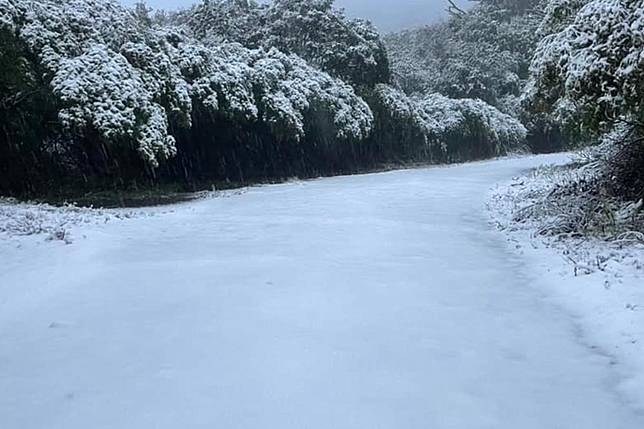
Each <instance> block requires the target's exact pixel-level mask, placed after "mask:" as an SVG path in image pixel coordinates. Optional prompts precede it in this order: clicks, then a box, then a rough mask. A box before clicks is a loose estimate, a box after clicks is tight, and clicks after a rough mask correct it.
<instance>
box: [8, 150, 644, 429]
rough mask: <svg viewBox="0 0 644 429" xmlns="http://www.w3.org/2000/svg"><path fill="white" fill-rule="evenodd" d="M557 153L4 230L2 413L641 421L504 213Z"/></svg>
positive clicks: (515, 422) (138, 419) (375, 421)
mask: <svg viewBox="0 0 644 429" xmlns="http://www.w3.org/2000/svg"><path fill="white" fill-rule="evenodd" d="M550 159H559V158H557V157H553V158H548V157H531V158H520V159H506V160H499V161H490V162H482V163H473V164H467V165H461V166H454V167H445V168H442V167H441V168H428V169H417V170H409V171H396V172H389V173H383V174H372V175H363V176H351V177H337V178H328V179H321V180H314V181H307V182H298V183H288V184H283V185H276V186H268V187H258V188H251V189H249V190H248V192H246V193H245V194H243V195H234V196H231V197H230V198H215V199H209V200H203V201H198V202H192V203H188V204H183V205H178V206H176V207H175V208H174V212H173V213H169V214H163V215H158V216H153V217H145V218H140V219H133V220H128V221H124V222H120V223H110V224H106V225H102V226H89V225H88V226H83V227H79V229H78V230H77V231H74V234H75V237H76V240H75V242H74V243H73V244H72V245H70V246H65V245H63V244H58V243H51V242H49V243H44V242H40V241H39V242H38V243H36V242H35V241H33V240H32V241H26V242H25V243H24V245H22V246H21V247H20V248H16V247H15V246H3V247H1V248H0V249H1V250H0V252H1V253H0V257H1V258H2V260H3V261H4V262H3V265H4V266H3V268H2V270H1V271H0V427H2V428H4V429H31V428H47V429H54V428H64V429H75V428H83V429H86V428H92V429H98V428H139V429H140V428H222V429H223V428H226V429H236V428H253V429H257V428H262V429H271V428H275V429H284V428H298V429H299V428H334V429H338V428H340V429H342V428H356V429H358V428H360V429H367V428H369V429H371V428H388V429H389V428H397V429H413V428H422V429H427V428H432V429H441V428H476V429H481V428H494V429H499V428H512V429H516V428H521V429H529V428H534V429H554V428H561V429H572V428H584V429H592V428H597V429H620V428H629V429H631V428H632V429H639V428H642V427H644V416H642V414H641V413H638V412H636V411H635V410H633V409H631V408H630V407H629V405H628V404H627V402H626V401H624V400H623V398H621V397H620V396H619V395H618V394H617V393H616V389H614V386H615V384H616V383H617V381H618V380H617V377H618V376H617V375H616V374H615V372H614V370H613V368H612V367H611V362H610V358H609V357H608V356H606V355H604V354H602V353H601V352H600V351H597V350H593V349H591V348H590V347H587V346H586V345H585V344H584V342H583V340H582V338H581V337H580V334H579V329H578V327H577V326H576V325H575V321H574V320H573V318H572V317H570V316H568V315H567V314H566V313H565V312H564V311H563V310H561V309H559V308H558V307H557V306H556V305H554V304H553V303H552V302H551V300H549V299H548V297H547V296H545V295H544V294H543V292H542V291H540V290H539V288H537V287H535V285H534V283H535V281H536V279H537V278H538V276H539V273H538V272H533V271H536V270H531V267H530V266H528V265H527V264H525V263H524V262H523V261H522V259H521V256H519V255H518V254H515V253H514V252H512V251H510V250H509V249H508V246H507V245H506V243H505V242H504V239H503V237H502V236H501V235H500V234H499V233H498V232H495V231H494V229H493V227H491V226H490V225H489V223H488V219H487V214H486V212H485V199H486V195H487V193H488V191H489V189H490V188H491V187H492V186H493V185H494V184H495V183H497V182H500V181H507V180H509V179H511V177H512V176H513V175H517V174H519V173H520V172H522V171H524V170H525V169H527V168H530V167H534V166H536V165H538V164H540V163H542V162H546V161H548V160H550ZM82 234H84V235H86V238H85V239H82V238H80V236H81V235H82Z"/></svg>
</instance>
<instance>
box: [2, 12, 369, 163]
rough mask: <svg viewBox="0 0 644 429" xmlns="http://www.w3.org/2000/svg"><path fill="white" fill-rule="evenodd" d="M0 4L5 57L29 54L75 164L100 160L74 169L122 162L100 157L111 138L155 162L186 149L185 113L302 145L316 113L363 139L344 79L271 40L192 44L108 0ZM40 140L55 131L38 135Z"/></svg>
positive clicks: (364, 119)
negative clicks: (10, 52) (269, 44)
mask: <svg viewBox="0 0 644 429" xmlns="http://www.w3.org/2000/svg"><path fill="white" fill-rule="evenodd" d="M0 14H1V15H0V18H1V19H0V25H1V28H0V30H2V31H3V33H2V34H3V37H4V38H6V42H3V45H5V47H7V46H13V45H16V49H17V50H18V51H19V52H17V53H16V54H15V56H14V57H16V56H17V57H18V60H20V61H24V62H26V63H29V64H31V65H32V66H31V69H33V70H37V76H36V77H37V79H36V80H38V81H39V82H38V85H40V87H39V88H42V89H43V90H45V91H49V92H51V97H52V99H53V100H54V103H55V104H56V106H55V107H50V108H52V109H55V111H56V112H57V115H58V125H59V130H57V131H56V132H57V133H58V132H60V133H62V134H63V135H64V136H66V138H67V140H68V141H71V142H74V141H75V142H77V147H78V150H77V151H76V152H77V156H78V157H79V162H80V163H86V159H88V158H89V159H96V160H97V161H96V162H93V163H91V164H92V165H93V167H92V168H100V169H101V171H98V172H97V171H86V172H85V173H83V174H86V175H92V174H96V173H99V174H105V172H107V171H111V170H113V169H114V168H120V167H118V165H119V164H121V166H122V165H123V164H124V163H123V162H119V161H118V160H117V159H114V160H113V161H111V160H109V158H112V157H116V156H120V155H119V153H122V149H118V150H116V149H117V147H120V148H125V150H127V148H129V147H133V148H135V149H136V151H138V153H139V155H140V158H141V159H142V161H144V164H145V165H147V166H149V167H152V168H156V167H158V166H159V164H160V163H161V162H162V161H165V160H168V159H169V158H172V157H173V156H175V155H176V154H177V151H179V152H180V151H181V150H182V149H183V150H187V146H186V145H185V143H186V139H190V138H191V136H190V134H189V131H186V130H189V129H190V128H191V127H192V125H193V116H194V115H195V114H198V115H199V116H200V118H201V121H200V127H201V128H202V129H203V128H205V127H218V128H221V127H237V128H241V129H247V130H251V129H256V128H257V127H259V126H267V127H268V128H269V129H270V133H271V135H270V136H263V137H262V139H264V140H266V139H272V140H274V141H275V143H278V142H279V141H284V140H292V141H297V142H301V144H303V145H306V144H308V143H307V137H309V136H307V135H306V130H307V128H310V124H311V123H313V122H319V120H320V118H321V117H324V118H329V119H328V120H327V119H325V122H326V125H325V127H326V128H327V129H328V130H329V131H330V132H329V136H328V138H331V139H334V140H336V141H337V143H338V144H341V142H342V141H346V140H361V139H364V138H365V137H366V136H367V135H368V134H369V132H370V130H371V127H372V120H373V117H372V113H371V111H370V109H369V107H368V106H367V105H366V103H365V102H364V101H363V100H362V99H361V98H360V97H358V96H357V95H356V94H355V92H354V90H353V88H352V87H351V86H349V85H348V84H346V83H344V82H342V81H341V80H339V79H337V78H333V77H331V76H329V75H328V74H327V73H325V72H323V71H320V70H318V69H317V68H314V67H313V66H311V65H309V64H308V63H307V62H306V61H304V60H303V59H301V58H299V57H297V56H295V55H290V54H285V53H282V52H280V51H278V50H277V49H275V48H267V49H264V48H262V47H259V48H257V49H249V48H246V47H243V46H241V45H238V44H236V43H227V42H219V43H215V42H213V41H210V42H209V44H208V45H204V44H203V43H201V42H199V41H197V40H195V39H193V38H191V37H190V36H188V35H186V34H185V31H184V30H182V29H181V28H172V27H165V28H159V27H155V26H154V25H153V24H152V21H151V20H150V19H142V18H141V17H140V16H137V15H136V14H135V13H133V12H132V11H129V10H127V9H125V8H123V7H122V6H120V5H119V4H117V3H116V2H114V1H112V0H44V1H35V0H0ZM3 40H4V39H3ZM4 51H6V49H4V50H3V52H4ZM14 57H12V58H7V62H15V60H16V58H14ZM34 59H35V61H34ZM3 62H4V56H3ZM20 73H22V72H20V71H16V74H20ZM25 73H26V72H25ZM23 75H24V73H23ZM3 90H4V89H3ZM8 91H13V92H15V93H16V94H8V95H7V96H3V97H4V98H5V99H9V96H16V97H18V96H19V95H20V94H22V93H24V92H25V91H18V90H17V89H11V88H9V89H8ZM18 98H19V97H18ZM195 108H197V109H199V112H195V111H194V109H195ZM32 110H33V109H32ZM27 113H28V114H29V112H27ZM7 114H8V115H12V114H13V115H15V112H14V111H9V110H7ZM208 115H209V116H208ZM204 118H207V119H205V120H204ZM222 121H224V122H225V123H223V122H222ZM48 123H49V122H48ZM18 128H21V129H22V128H24V127H21V126H20V124H18ZM48 132H51V130H49V131H48ZM4 134H5V135H10V134H11V133H4ZM229 139H230V137H229ZM232 140H234V142H238V141H239V139H238V138H235V137H234V136H233V138H232ZM49 141H60V139H59V138H52V139H47V138H42V139H41V144H42V145H46V144H47V142H49ZM222 143H223V142H222ZM222 143H217V144H218V145H222ZM232 143H233V142H227V144H232ZM11 144H13V142H9V141H7V142H4V143H3V146H9V145H11ZM91 148H95V149H91ZM111 148H114V149H115V150H112V149H111ZM90 149H91V150H92V151H93V152H92V154H85V155H84V154H83V153H84V152H87V151H88V150H90ZM231 150H233V151H234V148H233V149H231ZM41 152H42V153H47V154H51V153H53V152H55V151H53V152H52V151H51V150H49V149H48V148H47V147H42V148H41ZM71 152H74V151H71ZM71 152H70V153H71ZM100 158H104V159H103V160H100ZM127 163H130V164H131V161H128V162H127ZM139 168H140V167H139Z"/></svg>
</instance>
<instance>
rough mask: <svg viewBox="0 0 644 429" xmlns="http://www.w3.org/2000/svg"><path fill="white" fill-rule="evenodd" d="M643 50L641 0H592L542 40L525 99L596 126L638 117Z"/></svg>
mask: <svg viewBox="0 0 644 429" xmlns="http://www.w3.org/2000/svg"><path fill="white" fill-rule="evenodd" d="M558 3H559V2H556V3H555V4H558ZM643 52H644V3H643V2H642V1H641V0H639V1H638V0H635V1H631V0H595V1H590V2H589V3H587V4H586V5H585V6H583V7H582V8H581V9H580V10H579V12H577V14H576V15H575V17H574V20H573V21H572V23H571V24H569V25H567V26H565V27H564V28H563V29H562V30H561V31H559V32H555V33H553V34H550V35H548V36H546V37H545V38H544V39H543V40H542V41H541V42H540V44H539V46H538V48H537V51H536V53H535V55H534V60H533V62H532V65H531V67H530V72H531V80H530V82H529V85H528V87H527V89H526V92H525V96H524V98H525V103H526V104H527V105H528V106H530V107H531V108H532V109H534V110H537V111H549V112H552V113H553V114H554V115H555V116H556V117H557V119H558V120H560V121H562V122H566V121H568V122H569V123H570V124H572V125H573V126H577V127H578V126H582V127H587V128H588V129H590V130H594V131H601V130H602V129H603V130H606V129H608V128H610V127H611V126H612V124H613V123H614V121H615V120H617V119H620V118H622V119H626V120H637V121H640V122H641V121H642V118H644V111H643V110H642V101H641V100H642V99H643V98H644V85H642V79H644V53H643Z"/></svg>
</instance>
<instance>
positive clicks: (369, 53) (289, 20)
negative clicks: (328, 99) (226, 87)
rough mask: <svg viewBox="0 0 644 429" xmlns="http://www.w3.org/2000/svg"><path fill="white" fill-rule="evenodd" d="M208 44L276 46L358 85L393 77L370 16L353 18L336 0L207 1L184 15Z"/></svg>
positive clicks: (371, 83) (385, 80) (189, 25)
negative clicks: (350, 17)
mask: <svg viewBox="0 0 644 429" xmlns="http://www.w3.org/2000/svg"><path fill="white" fill-rule="evenodd" d="M185 21H187V23H188V27H189V28H190V29H191V30H192V31H193V32H194V34H195V36H196V37H198V38H199V39H200V40H202V41H204V42H205V43H212V42H213V41H214V42H218V41H221V40H227V41H235V42H239V43H242V44H243V45H244V46H247V47H250V48H258V47H264V48H265V49H270V48H277V49H279V50H280V51H283V52H288V53H293V54H296V55H298V56H300V57H302V58H304V59H305V60H306V61H308V62H309V63H310V64H312V65H314V66H316V67H318V68H321V69H322V70H325V71H327V72H328V73H330V74H331V75H333V76H336V77H339V78H341V79H343V80H345V81H346V82H348V83H350V84H352V85H354V86H357V87H359V86H373V85H374V84H376V83H380V82H388V81H389V79H390V72H389V61H388V57H387V52H386V50H385V47H384V45H383V43H382V41H381V39H380V36H379V34H378V33H377V31H376V30H375V29H374V28H373V26H371V24H369V23H368V22H366V21H362V20H356V19H349V18H347V17H346V16H345V15H344V14H343V12H342V11H341V10H336V9H334V8H333V0H275V1H273V2H271V3H269V4H267V5H260V4H258V3H256V2H254V1H248V0H212V1H208V2H204V3H202V4H200V5H198V6H197V7H195V8H194V9H193V10H192V11H190V12H189V13H188V16H187V17H186V18H185Z"/></svg>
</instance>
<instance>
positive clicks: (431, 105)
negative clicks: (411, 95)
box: [419, 94, 527, 160]
mask: <svg viewBox="0 0 644 429" xmlns="http://www.w3.org/2000/svg"><path fill="white" fill-rule="evenodd" d="M419 107H420V109H421V110H422V112H423V117H424V118H425V120H426V121H427V127H428V128H429V129H431V131H432V134H433V135H434V136H436V137H435V138H437V139H438V140H439V141H440V142H441V143H442V144H443V145H444V147H445V150H446V152H447V154H448V157H449V158H450V159H455V160H467V159H472V158H484V157H490V156H497V155H501V154H505V153H507V152H508V151H517V150H522V149H523V144H524V143H525V139H526V135H527V131H526V129H525V127H524V126H523V125H522V124H521V122H519V120H518V119H516V118H513V117H512V116H510V115H507V114H505V113H502V112H500V111H499V110H498V109H497V108H495V107H493V106H491V105H489V104H487V103H485V102H484V101H482V100H472V99H451V98H447V97H445V96H443V95H440V94H431V95H429V96H427V97H425V98H423V99H422V100H420V102H419Z"/></svg>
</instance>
